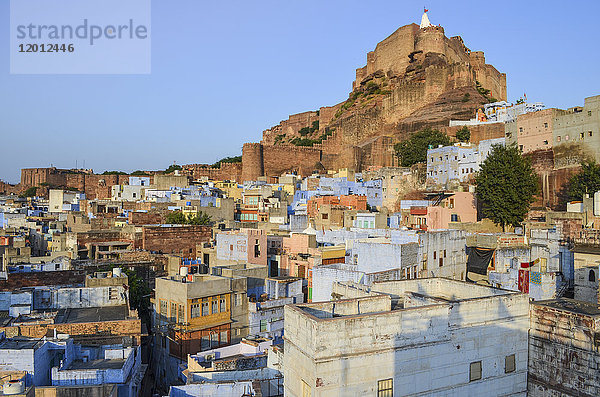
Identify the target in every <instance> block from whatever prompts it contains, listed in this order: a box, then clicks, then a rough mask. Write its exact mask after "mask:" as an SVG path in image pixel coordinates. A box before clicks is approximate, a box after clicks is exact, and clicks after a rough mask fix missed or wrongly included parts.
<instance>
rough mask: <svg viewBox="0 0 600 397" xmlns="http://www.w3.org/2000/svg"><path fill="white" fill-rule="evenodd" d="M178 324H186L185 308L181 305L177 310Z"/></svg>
mask: <svg viewBox="0 0 600 397" xmlns="http://www.w3.org/2000/svg"><path fill="white" fill-rule="evenodd" d="M177 322H178V323H179V324H183V323H185V310H184V308H183V305H179V307H178V309H177Z"/></svg>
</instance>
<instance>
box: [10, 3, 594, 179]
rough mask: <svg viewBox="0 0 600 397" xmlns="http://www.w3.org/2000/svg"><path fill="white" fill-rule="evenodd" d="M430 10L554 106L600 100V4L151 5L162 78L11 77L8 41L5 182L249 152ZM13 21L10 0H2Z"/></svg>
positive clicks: (339, 95)
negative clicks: (78, 169) (55, 170)
mask: <svg viewBox="0 0 600 397" xmlns="http://www.w3.org/2000/svg"><path fill="white" fill-rule="evenodd" d="M423 6H426V7H427V8H428V9H429V18H430V20H431V22H432V23H434V24H441V25H442V26H444V28H445V30H446V35H447V36H449V37H450V36H455V35H460V36H462V37H463V39H464V41H465V44H466V45H467V46H468V47H469V48H470V49H471V50H483V51H485V54H486V59H487V62H488V63H491V64H492V65H494V66H495V67H496V68H497V69H498V70H500V71H502V72H505V73H506V74H507V76H508V93H509V100H516V99H517V98H518V97H519V96H521V95H522V94H523V93H524V92H525V93H527V97H528V99H529V100H530V101H542V102H545V103H546V105H547V106H549V107H561V108H566V107H571V106H575V105H582V104H583V100H584V98H585V97H587V96H592V95H598V94H600V73H598V65H599V64H600V62H599V61H600V52H599V51H598V39H599V38H600V34H599V33H598V30H597V17H598V15H599V11H600V2H597V1H587V2H573V3H565V2H563V1H528V2H524V1H519V2H517V1H505V2H495V3H494V2H487V3H486V2H482V1H480V0H479V1H453V2H450V1H427V2H426V3H423V2H414V1H369V2H364V1H350V0H346V1H337V0H331V1H312V0H304V1H296V0H290V1H285V2H284V1H255V2H248V1H229V2H206V1H199V0H169V1H152V27H151V28H152V73H151V74H150V75H10V74H9V51H8V50H9V48H8V47H9V39H8V29H4V35H0V47H2V48H3V50H2V51H0V64H1V65H2V69H1V70H0V87H1V88H2V90H1V92H2V93H3V95H2V96H0V109H1V110H0V179H2V180H5V181H8V182H13V183H14V182H18V181H19V178H20V171H19V170H20V169H21V168H25V167H46V166H50V165H51V164H52V165H54V166H56V167H61V168H70V167H74V166H75V162H76V161H77V162H78V165H79V166H81V165H82V162H83V160H85V165H86V167H88V168H93V169H94V171H96V172H103V171H105V170H123V171H133V170H136V169H164V168H166V167H167V166H168V165H169V164H171V163H173V161H176V162H177V163H178V164H187V163H213V162H214V161H216V160H218V159H219V158H222V157H224V156H233V155H239V154H240V153H241V147H242V144H243V143H244V142H257V141H259V140H260V139H261V134H262V131H263V130H264V129H266V128H269V127H271V126H273V125H275V124H277V123H278V122H279V121H280V120H282V119H285V118H287V116H288V115H289V114H292V113H297V112H302V111H307V110H314V109H317V108H318V107H320V106H323V105H332V104H335V103H337V102H340V101H342V100H344V99H345V98H346V97H347V95H348V93H349V91H350V89H351V84H352V80H353V79H354V71H355V69H356V68H358V67H362V66H363V65H364V64H365V61H366V53H367V51H370V50H372V49H373V48H374V47H375V45H376V44H377V42H379V41H381V40H382V39H384V38H385V37H387V36H388V35H389V34H391V33H392V32H393V31H394V30H396V29H397V28H398V27H400V26H403V25H406V24H409V23H411V22H416V23H418V22H419V21H420V18H421V14H422V11H423ZM0 15H2V21H3V26H8V21H9V2H8V1H2V2H0Z"/></svg>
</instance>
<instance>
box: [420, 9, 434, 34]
mask: <svg viewBox="0 0 600 397" xmlns="http://www.w3.org/2000/svg"><path fill="white" fill-rule="evenodd" d="M427 11H429V10H428V9H427V8H424V9H423V16H422V17H421V29H424V28H428V27H430V26H432V25H431V22H429V17H428V16H427Z"/></svg>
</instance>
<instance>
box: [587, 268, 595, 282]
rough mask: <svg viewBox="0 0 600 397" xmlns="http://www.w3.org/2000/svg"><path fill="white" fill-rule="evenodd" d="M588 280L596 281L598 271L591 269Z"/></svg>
mask: <svg viewBox="0 0 600 397" xmlns="http://www.w3.org/2000/svg"><path fill="white" fill-rule="evenodd" d="M588 280H589V281H590V282H592V283H595V282H596V273H594V271H593V270H590V274H589V275H588Z"/></svg>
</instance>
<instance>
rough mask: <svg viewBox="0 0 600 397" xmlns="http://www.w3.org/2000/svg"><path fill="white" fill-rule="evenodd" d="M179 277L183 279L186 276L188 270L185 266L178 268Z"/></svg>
mask: <svg viewBox="0 0 600 397" xmlns="http://www.w3.org/2000/svg"><path fill="white" fill-rule="evenodd" d="M179 275H180V276H182V277H185V276H187V275H188V268H187V266H181V267H180V268H179Z"/></svg>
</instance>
